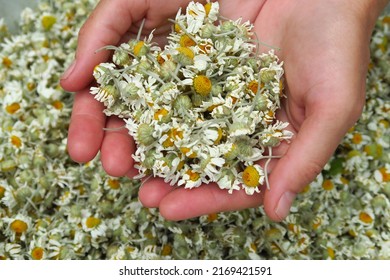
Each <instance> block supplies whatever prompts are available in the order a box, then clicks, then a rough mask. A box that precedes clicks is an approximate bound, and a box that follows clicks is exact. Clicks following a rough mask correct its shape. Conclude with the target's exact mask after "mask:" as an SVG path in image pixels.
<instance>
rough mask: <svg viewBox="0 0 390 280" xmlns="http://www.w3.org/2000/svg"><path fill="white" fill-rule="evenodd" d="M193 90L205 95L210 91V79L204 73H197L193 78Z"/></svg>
mask: <svg viewBox="0 0 390 280" xmlns="http://www.w3.org/2000/svg"><path fill="white" fill-rule="evenodd" d="M193 85H194V89H195V92H196V93H197V94H200V95H201V96H203V97H206V96H207V95H209V93H210V92H211V86H212V84H211V81H210V79H209V78H207V77H206V76H204V75H198V76H196V77H195V78H194V80H193Z"/></svg>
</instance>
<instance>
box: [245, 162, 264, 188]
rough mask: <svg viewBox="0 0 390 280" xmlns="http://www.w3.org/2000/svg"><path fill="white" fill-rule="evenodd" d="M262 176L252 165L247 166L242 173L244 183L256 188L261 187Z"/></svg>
mask: <svg viewBox="0 0 390 280" xmlns="http://www.w3.org/2000/svg"><path fill="white" fill-rule="evenodd" d="M259 180H260V174H259V172H258V171H257V169H256V168H255V167H253V166H252V165H249V166H247V167H246V168H245V169H244V172H243V173H242V181H243V182H244V184H245V185H247V186H248V187H251V188H255V187H257V186H258V185H259Z"/></svg>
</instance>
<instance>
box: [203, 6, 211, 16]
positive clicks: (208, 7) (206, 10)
mask: <svg viewBox="0 0 390 280" xmlns="http://www.w3.org/2000/svg"><path fill="white" fill-rule="evenodd" d="M204 10H205V12H206V16H208V15H209V13H210V10H211V3H206V4H205V5H204Z"/></svg>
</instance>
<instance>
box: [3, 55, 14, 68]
mask: <svg viewBox="0 0 390 280" xmlns="http://www.w3.org/2000/svg"><path fill="white" fill-rule="evenodd" d="M3 65H4V66H5V67H7V68H10V67H11V66H12V60H11V59H10V58H9V57H7V56H5V57H3Z"/></svg>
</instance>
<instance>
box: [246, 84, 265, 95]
mask: <svg viewBox="0 0 390 280" xmlns="http://www.w3.org/2000/svg"><path fill="white" fill-rule="evenodd" d="M263 86H264V85H263V83H261V84H260V87H263ZM248 89H249V91H250V92H251V93H252V94H253V95H256V94H257V92H258V90H259V83H258V82H257V81H255V80H253V81H251V82H249V84H248Z"/></svg>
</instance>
